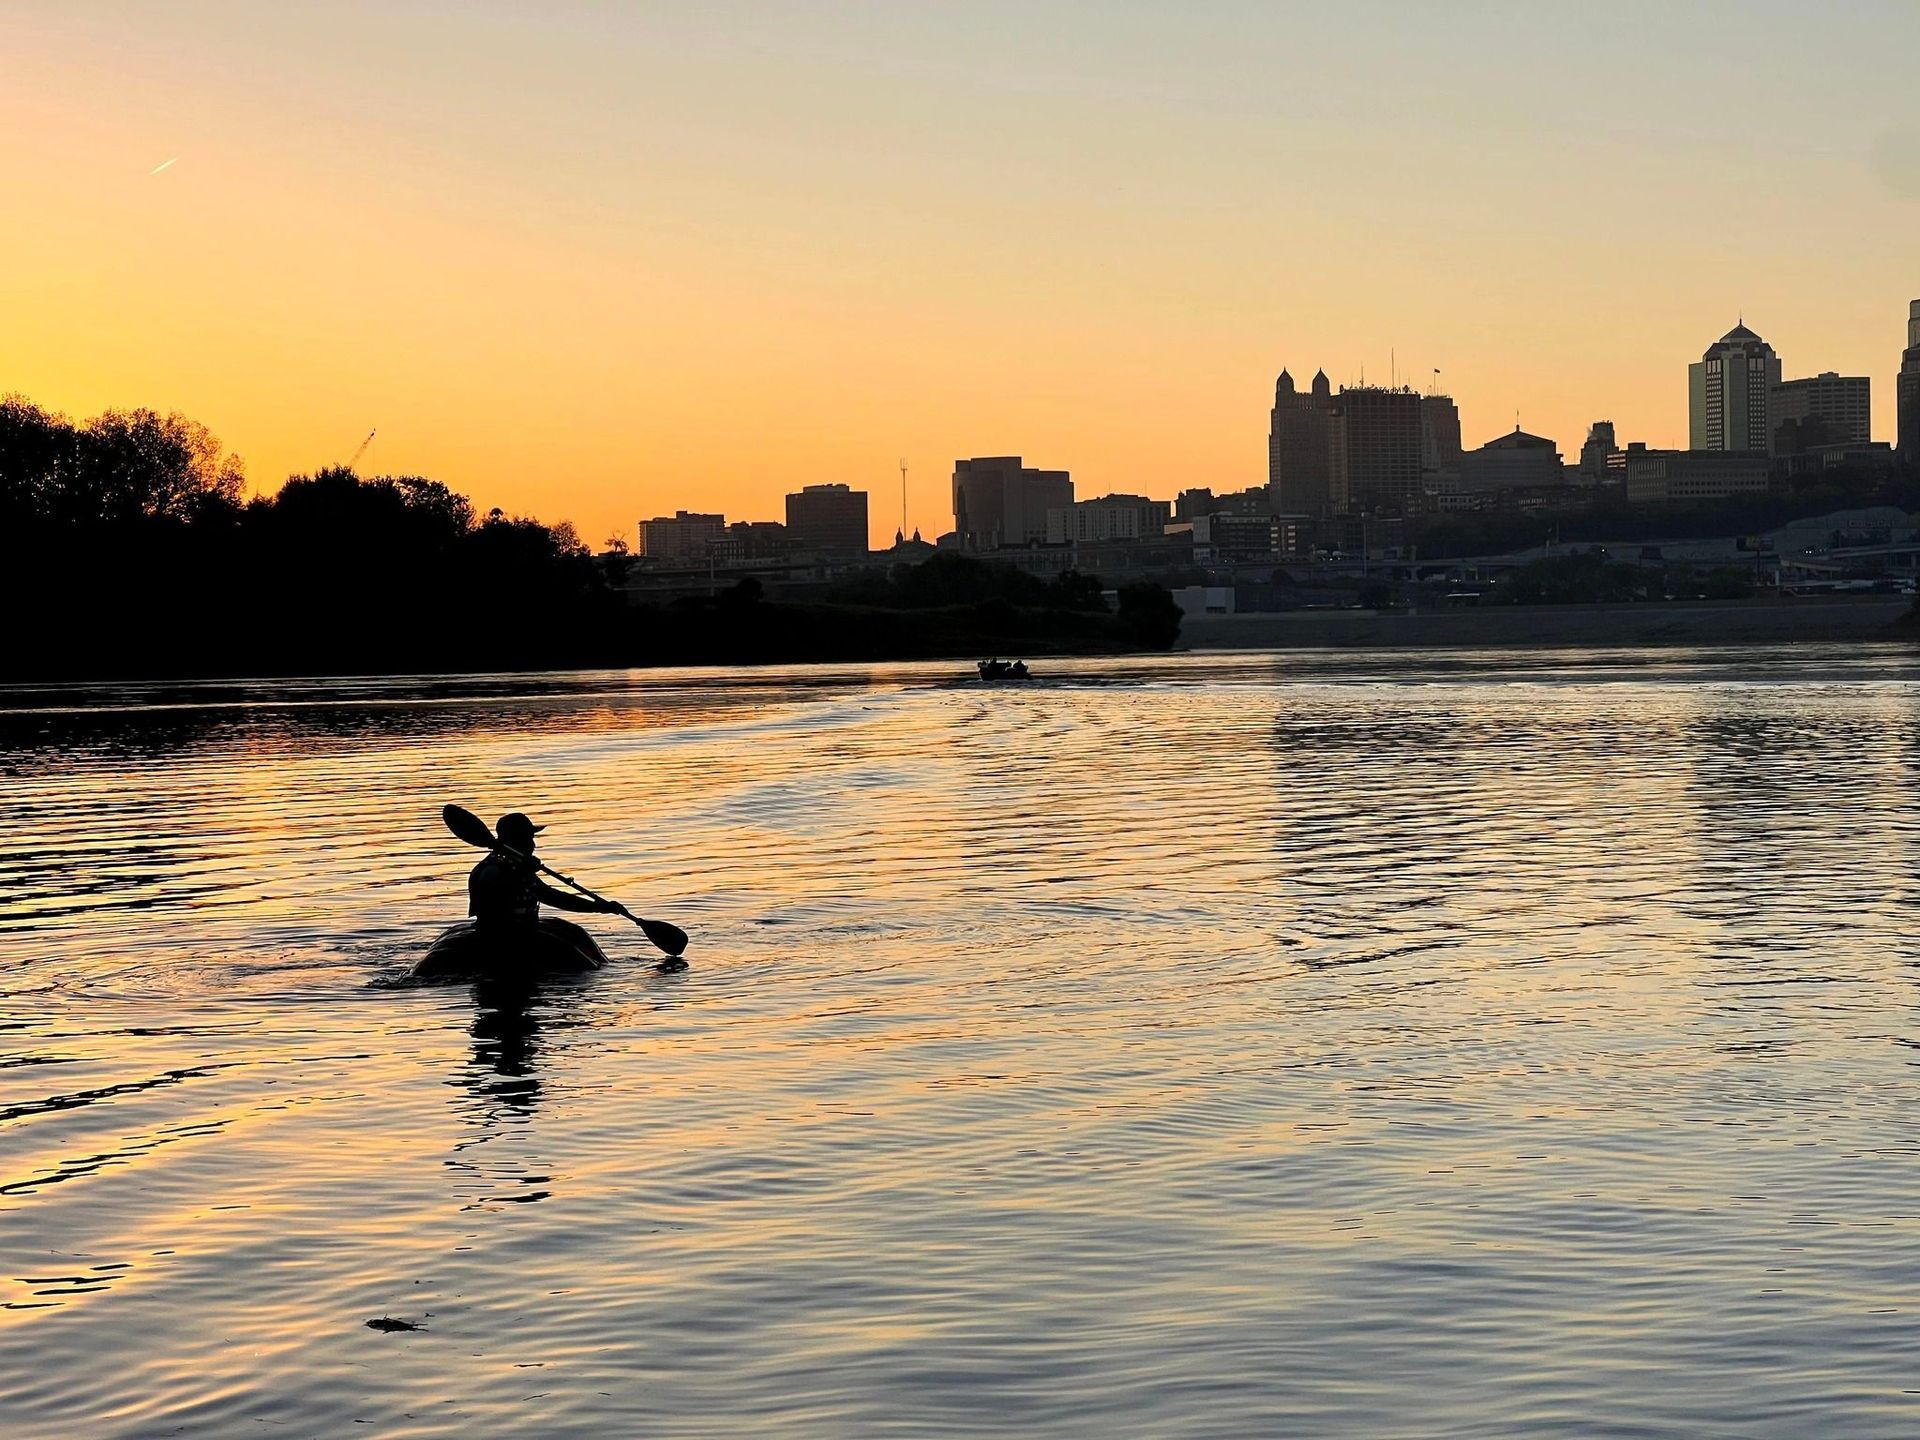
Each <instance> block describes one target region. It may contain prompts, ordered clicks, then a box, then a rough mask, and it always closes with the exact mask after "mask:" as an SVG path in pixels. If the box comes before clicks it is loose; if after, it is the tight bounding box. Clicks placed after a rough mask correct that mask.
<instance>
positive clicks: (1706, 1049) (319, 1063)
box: [0, 647, 1920, 1440]
mask: <svg viewBox="0 0 1920 1440" xmlns="http://www.w3.org/2000/svg"><path fill="white" fill-rule="evenodd" d="M1048 668H1049V673H1050V674H1051V675H1052V676H1054V677H1056V678H1054V679H1051V680H1049V681H1047V682H1046V683H1041V684H1036V685H1033V686H1032V687H1030V688H1027V689H997V690H987V689H984V688H983V687H980V686H978V685H969V684H956V683H952V682H951V679H950V672H946V671H942V670H939V669H934V668H929V667H897V668H859V669H855V668H823V669H800V670H788V671H778V672H767V671H759V672H731V673H729V672H681V673H673V674H634V675H625V674H600V675H583V676H579V675H577V676H566V677H535V678H532V679H524V678H522V679H513V680H507V679H499V678H488V677H469V678H462V679H457V680H441V681H402V680H396V681H380V682H365V681H353V682H290V683H289V682H276V683H270V684H258V685H245V686H182V687H174V688H165V687H132V688H118V689H109V688H82V689H72V690H57V691H18V690H16V691H12V692H4V691H0V790H3V792H4V793H3V800H4V803H0V961H3V963H0V978H3V980H4V986H5V993H4V998H0V1304H3V1305H4V1308H0V1433H4V1434H6V1435H8V1436H33V1437H67V1436H73V1437H82V1436H84V1437H111V1436H156V1435H173V1434H182V1435H191V1436H262V1435H276V1436H277V1435H286V1436H340V1435H358V1434H370V1435H376V1436H382V1437H397V1436H429V1435H433V1436H437V1435H462V1436H466V1435H527V1436H541V1437H555V1436H642V1435H645V1436H666V1437H690V1436H714V1437H719V1436H741V1435H750V1434H779V1435H782V1436H801V1437H821V1440H827V1437H845V1436H855V1435H860V1436H908V1435H914V1436H954V1435H983V1436H984V1435H992V1436H1082V1435H1089V1436H1099V1437H1102V1440H1110V1437H1122V1436H1126V1437H1132V1436H1139V1437H1158V1436H1223V1437H1225V1436H1232V1437H1240V1436H1353V1437H1379V1436H1461V1437H1465V1436H1475V1437H1478V1436H1489V1435H1548V1436H1569V1437H1572V1436H1580V1437H1588V1436H1676V1437H1677V1436H1702V1435H1728V1436H1732V1435H1739V1436H1796V1437H1797V1436H1810V1435H1819V1436H1901V1435H1913V1434H1916V1433H1920V1394H1917V1393H1916V1392H1920V1071H1916V1068H1915V1066H1916V1062H1917V1061H1920V1049H1916V1045H1920V1015H1917V1014H1916V1000H1920V971H1917V970H1916V967H1915V964H1914V959H1915V956H1914V939H1915V931H1916V923H1915V922H1916V919H1920V908H1916V902H1917V901H1920V786H1916V779H1917V778H1920V664H1916V662H1915V660H1914V659H1913V658H1911V657H1910V655H1909V653H1908V652H1907V651H1905V650H1902V649H1894V648H1867V647H1862V648H1853V649H1844V650H1840V649H1834V650H1827V649H1802V650H1799V651H1795V652H1792V653H1781V652H1725V653H1721V654H1717V655H1706V654H1686V653H1674V652H1665V653H1658V654H1655V653H1647V654H1610V655H1608V654H1600V655H1596V654H1591V653H1589V654H1582V655H1571V654H1569V655H1557V654H1523V655H1508V656H1504V657H1503V656H1496V655H1472V654H1452V655H1448V654H1424V655H1420V656H1417V657H1415V656H1395V655H1391V654H1378V653H1374V654H1367V655H1364V656H1339V655H1326V654H1317V655H1312V656H1304V655H1280V656H1248V655H1210V656H1205V657H1191V658H1180V659H1174V660H1142V661H1101V662H1097V663H1094V662H1087V663H1079V664H1073V665H1065V664H1062V665H1058V666H1051V667H1048ZM446 800H458V801H461V802H463V803H466V804H468V805H470V806H472V807H473V808H475V809H478V810H481V811H482V812H483V813H485V814H487V815H489V816H491V815H493V814H495V813H498V812H499V811H502V810H506V809H511V808H524V809H526V810H529V811H531V812H533V813H534V814H535V816H536V818H539V819H542V820H545V821H548V822H550V823H551V825H552V827H553V828H552V829H551V830H550V831H549V832H548V835H547V836H546V837H545V838H546V841H547V844H548V850H549V853H550V855H551V858H552V859H553V860H554V861H555V863H557V864H559V865H560V868H562V869H566V870H571V871H574V872H575V873H578V874H580V875H581V876H582V877H583V878H590V879H591V880H593V881H597V882H600V883H602V884H603V885H604V887H605V888H606V889H607V890H608V891H610V892H612V893H614V894H617V895H620V896H624V897H627V898H629V899H630V900H631V901H632V902H633V903H634V905H635V908H636V909H644V910H646V911H648V912H650V913H654V914H658V915H661V916H663V917H666V918H670V919H673V920H676V921H678V922H679V923H681V924H683V925H684V926H686V927H687V928H688V929H689V930H691V931H693V932H694V935H695V942H694V948H693V950H692V952H691V956H690V958H691V959H692V960H693V968H692V970H691V971H690V972H688V973H687V974H685V975H679V976H663V975H659V974H656V973H654V972H653V971H652V970H651V969H650V968H648V966H647V965H646V963H645V962H646V960H647V958H648V956H647V954H646V952H645V946H644V942H643V941H642V940H641V938H640V936H639V934H638V932H637V931H634V930H632V929H631V927H625V928H621V927H619V926H618V923H617V922H607V921H599V920H597V921H596V922H595V925H596V928H597V930H598V931H599V932H600V933H601V934H602V936H603V937H604V938H605V939H606V940H607V942H608V945H609V949H610V950H612V951H614V952H615V955H616V965H615V968H613V969H612V970H610V971H608V972H605V973H603V974H601V975H599V976H597V977H594V978H592V979H590V980H587V981H585V982H581V983H575V984H567V985H556V986H554V987H552V988H550V989H548V990H546V991H545V992H544V993H541V994H539V995H537V996H535V997H533V998H531V999H523V998H521V997H515V996H509V995H499V994H490V993H489V994H475V993H474V991H473V990H472V989H470V988H467V987H453V988H438V989H409V988H394V987H393V986H392V985H391V984H390V983H389V982H390V981H391V978H392V977H393V976H395V975H396V974H397V973H398V972H399V971H400V970H401V969H402V968H403V967H404V966H405V965H406V964H407V962H408V960H409V959H410V958H411V957H413V956H415V955H417V953H418V952H419V951H420V950H421V948H422V947H423V946H424V945H425V944H426V942H427V941H428V940H429V939H430V938H431V936H432V935H433V933H434V932H435V930H436V928H437V927H439V926H440V925H442V924H443V923H445V922H447V921H450V920H452V919H454V918H455V917H456V916H457V915H458V914H459V913H460V911H461V909H462V901H461V887H462V882H463V877H464V874H465V871H466V869H467V867H468V865H469V864H470V863H471V861H472V859H473V858H474V854H475V852H472V851H467V850H465V849H463V847H461V846H460V845H459V844H457V843H456V842H455V841H454V840H453V839H452V838H451V837H450V836H449V835H447V834H446V833H445V832H444V830H442V828H441V826H440V823H439V820H438V818H437V812H438V809H439V806H440V805H441V803H442V802H443V801H446ZM387 1317H391V1318H394V1319H399V1320H405V1321H408V1322H410V1323H413V1324H416V1325H419V1326H421V1327H423V1328H421V1329H419V1330H416V1331H405V1332H399V1333H383V1332H380V1331H376V1330H372V1329H369V1328H367V1325H366V1322H367V1321H368V1320H369V1319H377V1318H387Z"/></svg>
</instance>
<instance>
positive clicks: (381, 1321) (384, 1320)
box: [367, 1315, 427, 1330]
mask: <svg viewBox="0 0 1920 1440" xmlns="http://www.w3.org/2000/svg"><path fill="white" fill-rule="evenodd" d="M367 1328H368V1329H369V1330H424V1329H426V1328H427V1327H426V1326H424V1325H416V1324H414V1323H413V1322H412V1321H411V1320H396V1319H394V1318H393V1316H391V1315H382V1316H380V1317H379V1318H378V1319H375V1320H369V1321H367Z"/></svg>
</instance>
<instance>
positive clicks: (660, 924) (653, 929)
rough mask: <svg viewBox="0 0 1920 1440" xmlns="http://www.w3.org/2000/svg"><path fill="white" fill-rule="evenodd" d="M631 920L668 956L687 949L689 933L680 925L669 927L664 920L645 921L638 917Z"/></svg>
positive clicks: (635, 916)
mask: <svg viewBox="0 0 1920 1440" xmlns="http://www.w3.org/2000/svg"><path fill="white" fill-rule="evenodd" d="M630 918H631V919H632V921H633V923H634V924H636V925H638V926H639V927H640V928H641V929H642V930H643V931H645V932H646V936H647V939H649V940H651V941H652V942H653V943H654V944H655V945H658V946H659V947H660V948H661V949H662V950H664V951H666V952H667V954H669V955H678V954H679V953H680V952H681V951H682V950H684V949H686V948H687V932H686V931H684V930H682V929H681V928H680V927H679V926H678V925H669V924H668V923H667V922H666V921H664V920H643V919H641V918H640V917H639V916H638V915H634V916H631V917H630Z"/></svg>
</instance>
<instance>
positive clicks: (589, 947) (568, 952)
mask: <svg viewBox="0 0 1920 1440" xmlns="http://www.w3.org/2000/svg"><path fill="white" fill-rule="evenodd" d="M606 963H607V957H606V956H605V955H604V954H602V953H601V950H600V947H599V946H598V945H596V944H595V943H594V940H593V937H592V936H591V935H589V934H588V933H587V932H586V931H584V930H582V929H581V928H580V927H579V926H578V925H575V924H573V923H571V922H570V921H566V920H560V919H556V918H554V917H552V916H544V917H542V918H541V919H540V921H539V922H538V923H537V924H535V925H534V926H532V927H531V928H522V927H519V926H513V927H510V928H496V927H488V928H486V929H482V928H480V927H479V926H478V925H476V924H475V923H474V922H473V921H471V920H462V921H461V922H460V923H459V924H458V925H453V926H449V927H448V928H447V929H446V930H444V931H442V932H441V935H440V938H439V939H438V940H436V941H434V942H433V945H432V948H430V949H429V950H428V951H427V953H426V954H425V955H424V956H422V957H421V959H420V962H419V964H417V965H415V966H414V967H413V969H412V971H411V972H410V973H411V974H412V975H413V977H414V978H415V979H417V980H433V979H441V978H446V977H451V976H456V975H580V974H584V973H585V972H587V971H589V970H598V969H599V968H600V967H601V966H603V965H605V964H606Z"/></svg>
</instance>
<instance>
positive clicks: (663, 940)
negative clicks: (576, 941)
mask: <svg viewBox="0 0 1920 1440" xmlns="http://www.w3.org/2000/svg"><path fill="white" fill-rule="evenodd" d="M440 818H441V819H442V820H444V821H446V822H447V829H449V830H451V831H452V832H453V833H454V834H455V835H457V836H459V837H460V839H462V840H464V841H466V842H467V844H469V845H472V846H474V847H475V848H476V849H480V850H499V851H501V852H503V853H504V854H508V855H517V856H519V857H520V859H522V860H532V861H533V863H534V864H535V865H536V866H538V867H539V868H540V870H541V872H542V873H544V874H547V875H551V876H552V877H553V878H554V879H556V880H558V881H559V882H560V883H561V884H563V885H571V886H572V887H573V888H574V889H575V890H578V891H579V892H580V893H581V894H582V895H584V896H586V897H587V898H588V899H589V900H598V901H599V902H600V903H601V904H602V905H605V904H607V903H608V902H607V901H606V900H604V899H601V897H600V896H598V895H596V894H594V893H593V891H591V890H589V889H587V887H586V886H584V885H582V884H581V883H580V882H579V881H578V880H575V879H572V878H571V877H569V876H566V875H562V874H561V873H560V872H559V871H558V870H556V869H554V868H553V867H552V866H551V865H549V864H547V863H546V862H545V861H544V860H540V859H537V858H535V857H533V856H531V855H527V854H524V853H522V852H521V851H518V850H516V849H514V848H513V847H512V846H511V845H503V844H502V843H501V842H500V837H499V836H497V835H495V834H494V833H493V831H492V830H491V829H489V828H488V826H487V822H486V821H484V820H482V819H481V818H480V817H479V816H478V815H476V814H474V813H473V812H472V811H471V810H463V809H462V808H461V807H460V806H458V805H446V806H443V807H441V810H440ZM614 914H616V915H624V916H626V917H627V919H629V920H631V921H633V923H634V924H636V925H638V926H639V927H640V929H641V930H642V932H644V933H645V935H646V937H647V939H649V940H651V941H652V942H653V943H654V944H655V945H657V946H658V947H659V948H660V949H662V950H664V951H666V952H667V954H669V955H673V956H678V955H679V954H680V952H681V951H682V950H685V949H686V948H687V932H686V931H684V930H682V929H681V928H680V927H679V926H678V925H669V924H668V923H667V922H666V921H664V920H646V919H643V918H641V917H640V916H638V915H636V914H634V913H633V912H632V911H631V910H629V909H627V907H626V906H624V905H615V906H614ZM663 963H664V962H663Z"/></svg>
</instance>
